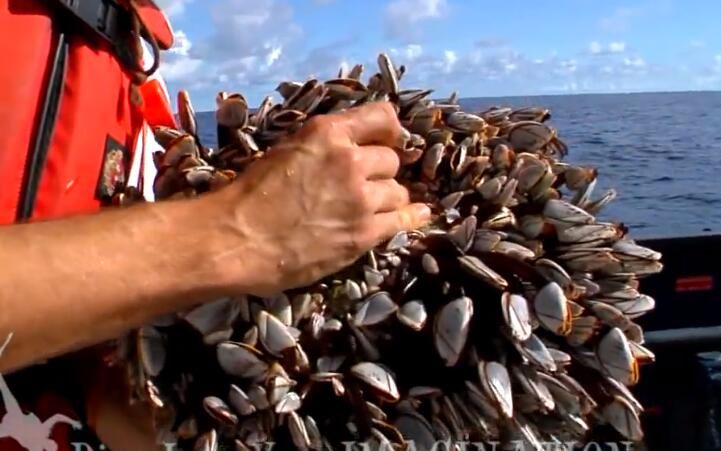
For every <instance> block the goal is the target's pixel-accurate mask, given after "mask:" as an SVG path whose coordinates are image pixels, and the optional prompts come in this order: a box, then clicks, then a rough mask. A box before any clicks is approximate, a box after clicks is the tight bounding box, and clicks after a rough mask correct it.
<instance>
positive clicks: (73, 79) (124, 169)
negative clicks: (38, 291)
mask: <svg viewBox="0 0 721 451" xmlns="http://www.w3.org/2000/svg"><path fill="white" fill-rule="evenodd" d="M60 3H61V2H59V1H48V0H0V33H3V35H4V36H3V38H2V39H0V55H2V56H3V58H2V64H3V65H4V67H2V68H0V226H2V225H8V224H13V223H18V222H27V221H38V220H47V219H54V218H60V217H65V216H69V215H73V214H81V213H90V212H95V211H97V210H99V209H101V208H103V206H106V205H110V204H111V202H112V199H113V196H114V195H115V194H117V193H118V192H120V191H122V190H123V189H124V188H125V184H126V181H127V177H128V171H129V166H130V162H131V159H132V157H133V152H134V149H135V147H136V140H137V139H138V135H139V133H140V132H141V130H142V127H143V121H144V117H143V112H142V108H141V107H140V106H138V105H136V104H135V103H134V102H132V101H131V83H132V77H131V75H130V73H129V72H128V70H127V68H126V67H124V66H123V64H122V63H121V62H120V61H119V59H118V58H117V57H116V53H115V49H114V48H113V46H112V45H110V43H109V42H107V41H105V40H104V39H101V38H97V37H94V36H92V34H93V33H92V32H91V31H89V30H86V29H84V28H83V27H82V24H80V23H75V22H73V21H71V20H68V19H67V17H68V16H66V15H63V16H62V17H63V20H57V19H58V16H57V14H56V8H59V6H58V5H59V4H60ZM66 3H67V2H66ZM69 3H70V4H74V5H76V6H77V5H78V4H84V5H85V6H87V5H89V4H91V3H94V4H97V5H103V4H106V5H107V2H101V1H95V0H84V1H83V0H81V1H80V2H69ZM139 4H140V5H142V8H146V7H147V8H151V7H154V6H153V5H152V4H151V3H147V2H144V0H140V1H139ZM106 19H107V21H108V22H107V25H108V26H115V25H117V24H113V23H111V20H113V18H111V17H106ZM155 19H157V17H155ZM163 25H164V27H163ZM156 28H159V30H151V32H153V34H154V35H155V37H156V38H157V39H158V41H159V42H160V43H161V45H162V46H163V48H167V47H168V46H170V43H172V32H171V31H170V28H169V25H168V24H167V23H164V24H162V23H158V24H157V26H156ZM168 33H170V36H168ZM57 238H58V239H62V237H57ZM38 270H42V268H38ZM9 332H12V331H0V333H1V334H2V336H3V337H5V336H6V335H7V334H8V333H9ZM11 345H12V344H11ZM73 372H74V369H67V368H65V367H64V366H63V364H62V363H60V362H59V361H57V360H55V361H53V362H50V363H49V364H48V365H38V366H35V367H33V368H29V369H27V370H22V371H19V372H17V373H14V374H11V375H7V376H5V377H4V380H6V381H7V385H8V387H9V390H10V391H11V392H12V394H13V396H14V397H16V398H18V400H19V401H20V403H21V404H22V405H23V407H24V410H25V413H28V414H34V415H36V416H37V417H39V419H40V420H41V421H43V420H46V419H47V418H49V417H52V416H53V415H54V414H56V413H63V414H66V415H69V416H71V417H72V416H73V412H76V411H77V410H78V408H82V406H81V404H82V400H78V399H68V398H69V397H78V396H82V394H81V393H80V391H82V387H71V386H72V385H73V381H71V380H69V379H68V378H70V377H72V374H73ZM5 405H6V400H0V449H2V450H14V449H24V448H23V447H22V446H20V447H18V443H17V441H16V440H15V439H13V438H12V432H10V433H8V431H5V430H4V429H3V424H5V421H4V420H5V419H4V416H5V414H6V412H5V407H4V406H5ZM7 424H10V423H9V422H8V423H7ZM70 432H71V431H70V429H69V427H68V426H67V425H64V424H59V425H57V426H56V427H55V428H53V436H52V437H53V439H54V440H55V441H56V443H58V446H59V450H65V449H67V450H70V449H73V447H72V446H71V445H70V440H71V439H70V437H71V436H70Z"/></svg>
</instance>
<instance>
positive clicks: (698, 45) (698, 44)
mask: <svg viewBox="0 0 721 451" xmlns="http://www.w3.org/2000/svg"><path fill="white" fill-rule="evenodd" d="M688 45H689V47H691V48H694V49H702V48H704V47H706V42H704V41H702V40H701V39H691V40H690V41H689V43H688Z"/></svg>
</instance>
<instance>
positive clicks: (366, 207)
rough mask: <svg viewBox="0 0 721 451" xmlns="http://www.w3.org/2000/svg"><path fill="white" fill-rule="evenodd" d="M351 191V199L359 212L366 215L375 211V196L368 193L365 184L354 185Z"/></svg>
mask: <svg viewBox="0 0 721 451" xmlns="http://www.w3.org/2000/svg"><path fill="white" fill-rule="evenodd" d="M349 189H350V192H351V199H352V201H353V203H354V204H355V205H356V207H357V210H358V211H359V212H361V213H362V214H364V213H368V212H372V211H373V209H374V206H373V196H372V195H371V193H369V192H368V189H367V187H366V186H364V184H362V183H353V184H351V186H350V187H349ZM360 226H362V225H360ZM360 226H359V227H360Z"/></svg>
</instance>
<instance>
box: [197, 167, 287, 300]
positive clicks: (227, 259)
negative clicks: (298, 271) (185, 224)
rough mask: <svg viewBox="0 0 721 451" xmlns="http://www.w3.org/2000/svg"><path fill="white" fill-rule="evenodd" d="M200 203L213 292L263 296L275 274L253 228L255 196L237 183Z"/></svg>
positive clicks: (271, 260)
mask: <svg viewBox="0 0 721 451" xmlns="http://www.w3.org/2000/svg"><path fill="white" fill-rule="evenodd" d="M202 201H203V202H206V205H205V206H204V207H203V208H207V209H208V211H209V212H210V213H209V214H208V215H207V217H208V218H209V219H210V224H209V225H208V228H207V230H208V233H207V235H206V237H207V247H206V251H207V257H206V259H205V261H206V262H207V263H208V264H209V269H208V270H209V271H211V272H212V274H213V279H214V281H215V283H217V289H218V290H220V291H222V292H224V293H225V295H237V294H259V293H264V292H266V291H267V287H268V286H269V285H272V284H273V283H272V281H273V280H274V279H275V278H277V276H278V271H277V268H274V267H273V261H274V258H273V256H271V255H269V252H268V246H264V242H265V241H267V240H268V237H264V236H261V235H259V233H258V227H254V224H253V221H254V219H255V218H254V216H255V215H254V214H253V211H254V210H256V209H257V208H259V206H258V205H257V204H256V201H257V198H256V196H254V195H253V194H252V192H249V191H247V190H245V189H244V187H243V184H242V181H241V180H238V181H236V182H235V184H234V185H232V186H229V187H227V188H226V189H224V190H222V191H221V192H217V193H213V194H211V195H208V196H206V197H205V198H203V199H202ZM265 244H268V243H265Z"/></svg>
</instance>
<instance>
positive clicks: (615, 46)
mask: <svg viewBox="0 0 721 451" xmlns="http://www.w3.org/2000/svg"><path fill="white" fill-rule="evenodd" d="M625 51H626V43H625V42H623V41H614V42H610V43H609V44H608V45H604V44H602V43H600V42H598V41H591V43H590V44H588V53H590V54H591V55H608V54H611V53H623V52H625Z"/></svg>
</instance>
